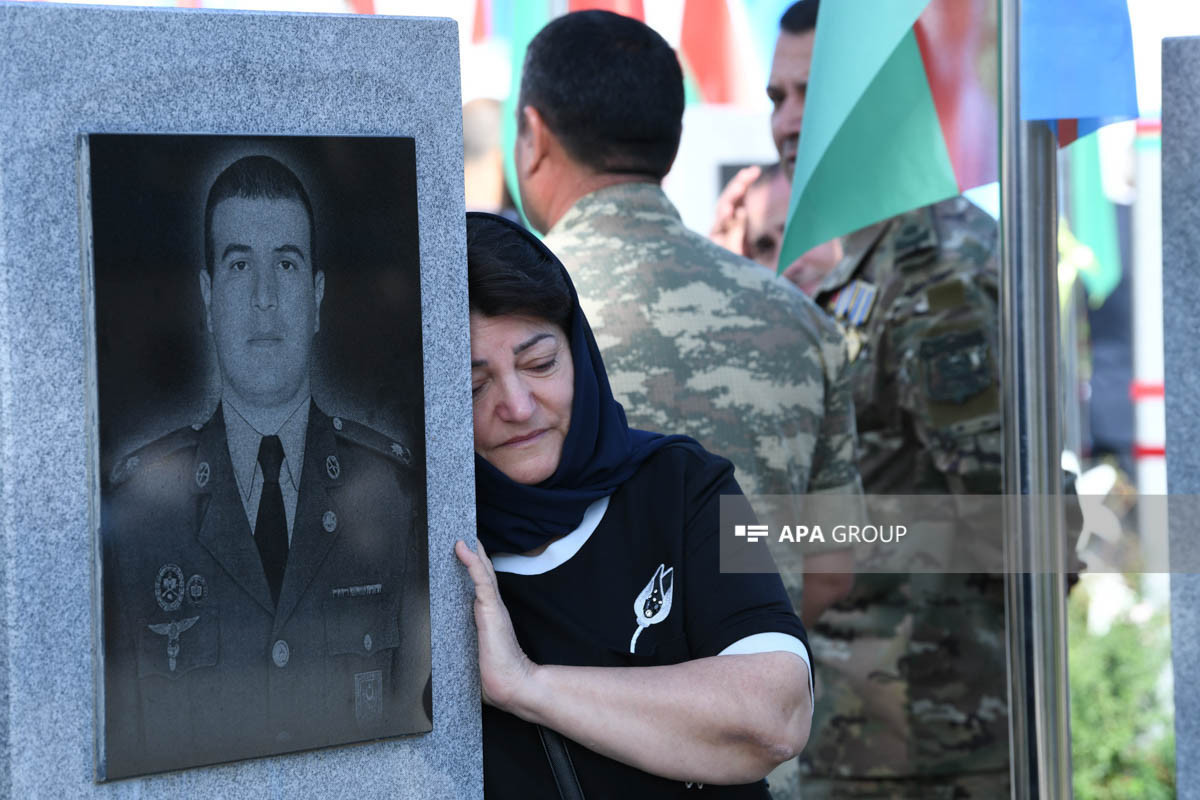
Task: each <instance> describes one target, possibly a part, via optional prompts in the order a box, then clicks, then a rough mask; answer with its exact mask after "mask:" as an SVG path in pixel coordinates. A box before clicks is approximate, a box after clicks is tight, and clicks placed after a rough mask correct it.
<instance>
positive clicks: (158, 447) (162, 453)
mask: <svg viewBox="0 0 1200 800" xmlns="http://www.w3.org/2000/svg"><path fill="white" fill-rule="evenodd" d="M202 429H203V426H197V425H189V426H187V427H184V428H180V429H179V430H176V431H172V432H170V433H168V434H167V435H166V436H162V437H159V438H158V439H155V440H154V441H153V442H151V443H150V444H148V445H146V446H145V447H140V448H138V449H137V450H134V451H133V452H132V453H129V454H128V455H125V456H123V457H121V458H119V459H117V461H116V463H115V464H113V467H112V469H111V470H110V471H109V473H108V485H109V486H110V487H117V486H120V485H121V484H122V483H124V482H125V481H127V480H129V479H130V478H131V477H133V475H135V474H136V473H137V471H138V470H139V469H141V468H142V467H145V466H147V465H149V464H154V463H157V462H159V461H162V460H163V459H165V458H167V457H168V456H171V455H173V454H175V453H177V452H179V451H180V450H184V449H188V448H193V449H194V448H195V447H196V446H197V445H198V444H199V443H200V431H201V430H202Z"/></svg>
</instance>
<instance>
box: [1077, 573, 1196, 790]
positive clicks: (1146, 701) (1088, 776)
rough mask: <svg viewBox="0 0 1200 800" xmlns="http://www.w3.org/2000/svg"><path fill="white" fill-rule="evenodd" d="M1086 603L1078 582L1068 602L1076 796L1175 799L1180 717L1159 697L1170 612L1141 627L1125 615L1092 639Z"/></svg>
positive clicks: (1168, 649) (1167, 656) (1168, 646)
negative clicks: (1088, 627)
mask: <svg viewBox="0 0 1200 800" xmlns="http://www.w3.org/2000/svg"><path fill="white" fill-rule="evenodd" d="M1087 606H1088V597H1087V592H1086V590H1084V585H1080V586H1078V587H1076V590H1075V591H1074V592H1072V596H1071V599H1070V601H1069V619H1070V634H1069V635H1070V674H1071V759H1072V762H1073V764H1072V767H1073V773H1074V776H1073V777H1074V781H1073V782H1074V788H1075V798H1076V800H1168V799H1169V798H1174V797H1175V727H1174V718H1173V712H1172V708H1171V705H1172V704H1171V701H1170V698H1169V697H1168V698H1166V699H1165V700H1164V698H1162V697H1161V692H1160V686H1161V685H1162V678H1163V674H1164V670H1165V669H1166V667H1167V666H1168V664H1169V660H1170V657H1171V644H1170V630H1169V627H1168V623H1167V617H1166V614H1163V613H1158V614H1156V615H1154V616H1152V617H1151V618H1150V619H1149V620H1146V621H1145V622H1143V623H1141V624H1138V623H1135V622H1133V621H1132V620H1131V619H1130V618H1129V615H1128V614H1122V615H1120V616H1118V617H1117V618H1116V620H1115V621H1114V622H1113V625H1112V627H1111V628H1110V629H1109V631H1108V632H1107V633H1106V634H1104V635H1103V636H1093V635H1091V634H1090V633H1089V632H1088V629H1087Z"/></svg>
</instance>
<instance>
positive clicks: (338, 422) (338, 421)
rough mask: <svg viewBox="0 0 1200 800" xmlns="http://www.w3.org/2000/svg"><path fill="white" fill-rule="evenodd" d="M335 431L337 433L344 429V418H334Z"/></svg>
mask: <svg viewBox="0 0 1200 800" xmlns="http://www.w3.org/2000/svg"><path fill="white" fill-rule="evenodd" d="M333 429H334V430H335V431H340V430H341V429H342V418H341V417H334V418H333Z"/></svg>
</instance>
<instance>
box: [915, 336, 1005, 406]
mask: <svg viewBox="0 0 1200 800" xmlns="http://www.w3.org/2000/svg"><path fill="white" fill-rule="evenodd" d="M920 356H921V361H922V362H923V364H924V366H925V389H926V391H927V392H928V393H929V397H930V399H931V400H933V401H934V402H937V403H953V404H955V405H961V404H962V403H964V402H966V400H967V398H969V397H972V396H974V395H976V394H979V393H980V392H982V391H983V390H984V389H986V388H988V387H989V386H991V385H992V359H991V349H990V348H989V346H988V342H987V337H985V336H984V335H983V331H968V332H965V333H947V334H943V335H942V336H938V337H936V338H933V339H928V340H926V341H924V342H921V350H920Z"/></svg>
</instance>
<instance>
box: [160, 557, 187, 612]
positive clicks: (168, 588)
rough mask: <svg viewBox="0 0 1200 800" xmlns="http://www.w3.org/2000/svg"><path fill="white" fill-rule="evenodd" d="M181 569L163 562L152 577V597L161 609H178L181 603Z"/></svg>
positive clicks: (182, 587) (182, 589)
mask: <svg viewBox="0 0 1200 800" xmlns="http://www.w3.org/2000/svg"><path fill="white" fill-rule="evenodd" d="M183 591H184V586H183V570H181V569H180V568H179V567H177V566H176V565H174V564H163V565H162V566H161V567H159V569H158V575H157V576H156V577H155V578H154V599H155V600H157V601H158V607H159V608H161V609H162V610H163V611H178V610H179V606H180V605H182V604H183Z"/></svg>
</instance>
